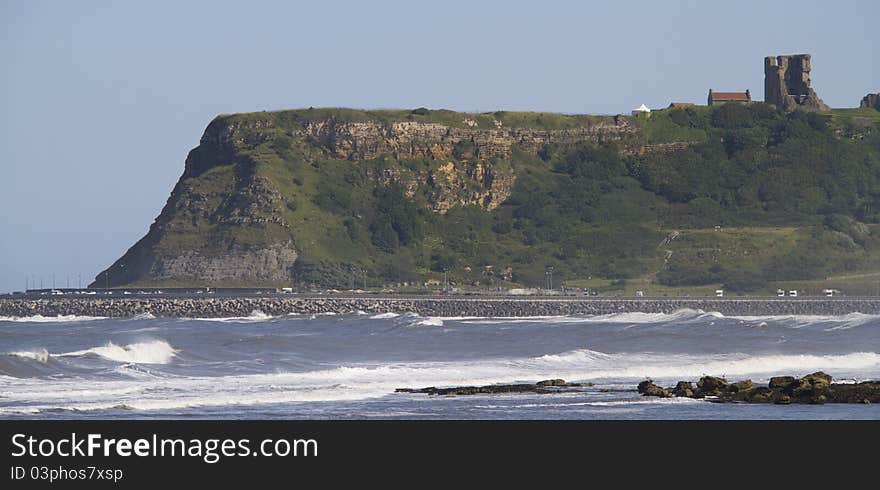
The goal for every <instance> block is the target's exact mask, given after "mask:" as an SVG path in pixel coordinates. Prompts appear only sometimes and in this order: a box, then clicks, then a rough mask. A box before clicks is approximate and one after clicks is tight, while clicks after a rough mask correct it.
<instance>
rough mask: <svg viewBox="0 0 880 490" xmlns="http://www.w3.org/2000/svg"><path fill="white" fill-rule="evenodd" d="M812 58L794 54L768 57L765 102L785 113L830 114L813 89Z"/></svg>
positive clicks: (766, 60) (765, 62)
mask: <svg viewBox="0 0 880 490" xmlns="http://www.w3.org/2000/svg"><path fill="white" fill-rule="evenodd" d="M811 69H812V66H811V60H810V55H808V54H792V55H780V56H767V57H766V58H764V102H767V103H768V104H773V105H775V106H776V107H779V108H782V109H784V110H785V111H789V112H790V111H793V110H797V109H801V110H808V111H827V110H828V109H829V107H828V105H826V104H825V102H822V99H820V98H819V96H818V95H816V92H815V91H814V90H813V88H812V86H811V80H810V70H811Z"/></svg>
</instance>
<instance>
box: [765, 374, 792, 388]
mask: <svg viewBox="0 0 880 490" xmlns="http://www.w3.org/2000/svg"><path fill="white" fill-rule="evenodd" d="M795 381H797V378H795V377H794V376H775V377H772V378H770V389H771V390H775V389H784V388H785V387H787V386H788V385H790V384H792V383H794V382H795Z"/></svg>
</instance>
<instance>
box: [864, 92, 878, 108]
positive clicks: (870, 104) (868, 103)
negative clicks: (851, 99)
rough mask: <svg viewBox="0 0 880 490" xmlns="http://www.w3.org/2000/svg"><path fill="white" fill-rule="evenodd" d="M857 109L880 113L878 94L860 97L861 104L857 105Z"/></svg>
mask: <svg viewBox="0 0 880 490" xmlns="http://www.w3.org/2000/svg"><path fill="white" fill-rule="evenodd" d="M859 107H860V108H862V109H877V110H878V111H880V93H876V94H868V95H866V96H864V97H862V102H861V103H860V104H859Z"/></svg>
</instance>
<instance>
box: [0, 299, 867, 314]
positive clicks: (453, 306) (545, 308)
mask: <svg viewBox="0 0 880 490" xmlns="http://www.w3.org/2000/svg"><path fill="white" fill-rule="evenodd" d="M681 309H693V310H703V311H706V312H715V311H717V312H719V313H722V314H724V315H727V316H732V315H755V316H762V315H845V314H848V313H857V312H858V313H867V314H878V313H880V298H853V299H849V298H803V299H801V298H798V299H794V298H792V299H788V298H780V299H771V298H766V299H756V298H750V299H733V298H730V299H728V298H668V299H667V298H663V299H655V298H601V299H585V298H507V297H492V298H458V297H441V298H437V297H427V298H414V297H389V296H386V297H373V296H363V297H354V296H350V297H331V296H323V297H302V296H290V297H285V296H269V297H221V298H115V299H109V298H108V299H104V298H64V299H0V316H7V317H9V316H13V317H25V316H33V315H43V316H56V315H79V316H107V317H130V316H134V315H138V314H144V313H150V314H152V315H155V316H162V317H193V318H195V317H203V318H208V317H233V316H248V315H250V314H251V313H252V312H254V311H255V310H258V311H261V312H263V313H265V314H268V315H283V314H288V313H296V314H312V313H342V312H352V311H364V312H368V313H384V312H397V313H405V312H413V313H417V314H420V315H425V316H481V317H483V316H490V317H491V316H494V317H518V316H545V315H604V314H612V313H623V312H644V313H671V312H673V311H676V310H681Z"/></svg>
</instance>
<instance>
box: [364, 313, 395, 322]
mask: <svg viewBox="0 0 880 490" xmlns="http://www.w3.org/2000/svg"><path fill="white" fill-rule="evenodd" d="M399 316H400V315H399V314H397V313H391V312H388V313H379V314H378V315H373V316H371V317H370V320H384V319H386V318H397V317H399Z"/></svg>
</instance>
